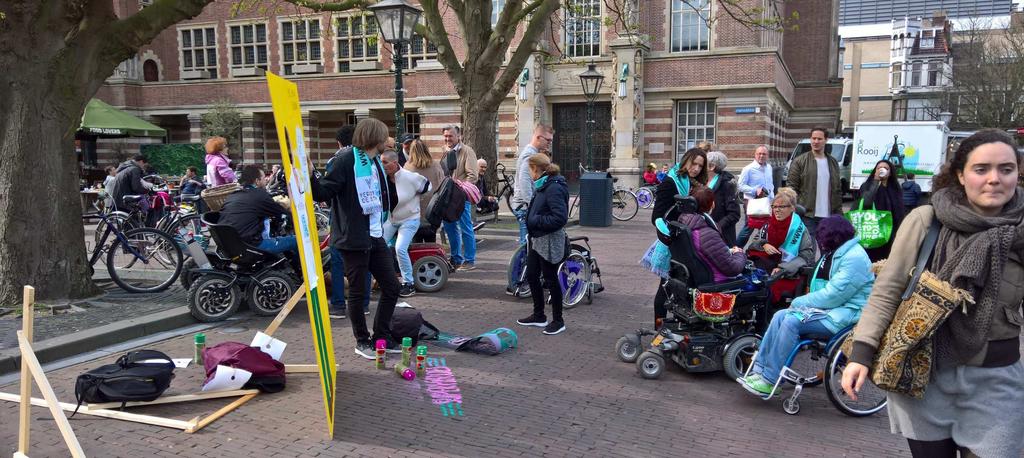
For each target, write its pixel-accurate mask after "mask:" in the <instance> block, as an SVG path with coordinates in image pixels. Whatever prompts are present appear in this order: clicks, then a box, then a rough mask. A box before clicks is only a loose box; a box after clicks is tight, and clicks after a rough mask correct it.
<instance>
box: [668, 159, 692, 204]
mask: <svg viewBox="0 0 1024 458" xmlns="http://www.w3.org/2000/svg"><path fill="white" fill-rule="evenodd" d="M668 176H669V177H670V178H672V182H673V183H675V184H676V194H679V195H680V196H683V197H686V196H688V195H690V175H688V174H686V173H685V172H684V174H683V176H679V164H676V165H675V167H672V169H671V170H669V171H668Z"/></svg>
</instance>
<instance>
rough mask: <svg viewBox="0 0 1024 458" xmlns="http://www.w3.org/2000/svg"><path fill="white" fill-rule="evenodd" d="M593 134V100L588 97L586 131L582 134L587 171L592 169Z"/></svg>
mask: <svg viewBox="0 0 1024 458" xmlns="http://www.w3.org/2000/svg"><path fill="white" fill-rule="evenodd" d="M593 136H594V100H593V99H591V98H589V97H588V100H587V131H586V132H584V135H583V140H584V141H583V147H584V148H585V151H584V155H585V156H584V157H585V159H584V163H585V164H586V167H587V171H588V172H592V171H594V162H593V159H594V155H593V152H592V151H591V149H592V148H593V143H594V140H593V138H592V137H593Z"/></svg>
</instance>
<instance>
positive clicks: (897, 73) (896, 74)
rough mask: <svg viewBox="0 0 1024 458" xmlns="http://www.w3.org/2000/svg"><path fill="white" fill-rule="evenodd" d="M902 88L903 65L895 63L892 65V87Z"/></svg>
mask: <svg viewBox="0 0 1024 458" xmlns="http://www.w3.org/2000/svg"><path fill="white" fill-rule="evenodd" d="M900 86H903V64H900V63H895V64H892V87H893V88H894V89H895V88H899V87H900Z"/></svg>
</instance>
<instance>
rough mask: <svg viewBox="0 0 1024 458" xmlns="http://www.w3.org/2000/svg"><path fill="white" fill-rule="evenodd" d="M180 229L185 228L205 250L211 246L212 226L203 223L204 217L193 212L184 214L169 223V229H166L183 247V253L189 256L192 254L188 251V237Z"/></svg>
mask: <svg viewBox="0 0 1024 458" xmlns="http://www.w3.org/2000/svg"><path fill="white" fill-rule="evenodd" d="M178 229H185V231H186V232H188V234H189V235H190V236H192V239H193V240H195V241H196V243H198V244H199V246H200V247H202V248H203V250H206V249H208V248H210V240H212V238H211V236H210V228H209V227H208V226H207V225H206V224H205V223H203V219H202V218H201V217H200V216H199V215H197V214H191V215H185V216H182V217H180V218H178V219H177V220H175V221H174V222H173V223H172V224H169V225H168V228H167V230H166V231H164V232H167V234H168V235H170V236H171V237H173V238H174V241H175V242H178V246H179V247H181V251H182V253H183V254H184V255H185V257H186V258H189V257H191V256H192V255H191V254H189V252H188V244H187V243H186V242H185V240H186V239H185V238H184V237H182V235H181V234H179V233H178Z"/></svg>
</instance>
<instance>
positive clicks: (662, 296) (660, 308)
mask: <svg viewBox="0 0 1024 458" xmlns="http://www.w3.org/2000/svg"><path fill="white" fill-rule="evenodd" d="M666 301H668V294H666V293H665V280H658V292H656V293H654V319H655V320H657V319H658V318H665V317H666V316H668V309H667V308H665V302H666Z"/></svg>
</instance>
